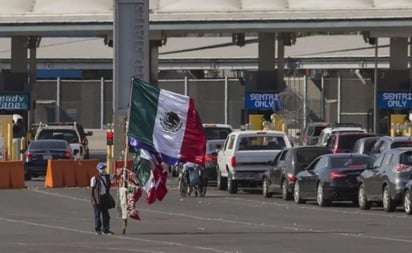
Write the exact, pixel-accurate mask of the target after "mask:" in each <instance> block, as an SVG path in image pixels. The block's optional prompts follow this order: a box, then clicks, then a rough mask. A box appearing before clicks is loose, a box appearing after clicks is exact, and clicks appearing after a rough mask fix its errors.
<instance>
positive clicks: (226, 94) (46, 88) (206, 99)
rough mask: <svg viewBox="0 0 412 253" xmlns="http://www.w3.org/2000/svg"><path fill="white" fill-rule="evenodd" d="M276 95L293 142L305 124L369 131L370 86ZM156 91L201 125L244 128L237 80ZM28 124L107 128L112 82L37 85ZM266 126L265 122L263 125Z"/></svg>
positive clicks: (297, 86) (302, 88) (309, 84)
mask: <svg viewBox="0 0 412 253" xmlns="http://www.w3.org/2000/svg"><path fill="white" fill-rule="evenodd" d="M285 81H286V84H287V88H286V89H285V90H284V91H282V92H281V95H282V97H283V103H284V108H283V110H281V111H278V112H276V113H278V114H280V115H282V116H283V117H284V118H285V119H286V121H287V128H288V129H289V134H290V135H291V136H295V135H296V133H297V132H299V131H301V129H303V128H304V127H305V126H306V124H307V123H308V122H311V121H328V122H355V123H360V124H362V125H363V126H365V127H367V128H368V129H371V127H372V126H371V122H372V121H371V118H372V114H371V111H372V110H373V94H371V92H370V91H371V90H373V84H372V82H371V80H366V81H365V80H363V81H362V82H361V81H360V80H358V79H353V78H352V79H351V78H323V77H322V78H320V79H313V78H308V77H290V78H286V79H285ZM158 85H159V88H163V89H167V90H171V91H174V92H177V93H180V94H185V95H188V96H191V97H192V98H193V99H194V100H195V102H196V107H197V109H198V111H199V114H200V117H201V119H202V121H203V122H214V123H227V124H231V125H232V126H233V127H234V128H240V127H241V125H242V124H245V123H247V122H246V121H247V112H246V111H245V102H244V96H245V86H244V84H243V83H242V82H240V81H239V80H238V79H231V78H223V79H176V80H159V82H158ZM31 94H32V95H31V100H32V103H33V107H32V108H33V110H32V112H31V115H32V119H33V123H34V122H36V123H38V122H60V121H77V122H81V123H82V124H83V126H84V127H86V128H97V129H98V128H104V127H105V126H106V125H107V123H110V122H112V119H113V115H112V111H113V87H112V81H111V80H104V79H101V80H61V79H57V80H50V81H38V82H37V83H36V84H34V85H33V87H32V93H31ZM267 120H269V119H267Z"/></svg>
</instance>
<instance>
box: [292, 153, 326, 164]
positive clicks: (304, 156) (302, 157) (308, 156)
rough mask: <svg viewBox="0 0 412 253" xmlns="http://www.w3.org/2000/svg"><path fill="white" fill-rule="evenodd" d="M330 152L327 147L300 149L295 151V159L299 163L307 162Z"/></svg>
mask: <svg viewBox="0 0 412 253" xmlns="http://www.w3.org/2000/svg"><path fill="white" fill-rule="evenodd" d="M327 153H330V151H329V150H328V149H302V150H299V151H297V152H296V159H297V162H299V163H306V164H309V163H310V162H311V161H313V159H315V158H316V157H318V156H320V155H323V154H327Z"/></svg>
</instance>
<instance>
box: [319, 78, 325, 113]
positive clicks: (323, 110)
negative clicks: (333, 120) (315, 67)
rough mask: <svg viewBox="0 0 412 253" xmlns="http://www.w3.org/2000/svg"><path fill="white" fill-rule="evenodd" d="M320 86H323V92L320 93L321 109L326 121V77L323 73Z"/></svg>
mask: <svg viewBox="0 0 412 253" xmlns="http://www.w3.org/2000/svg"><path fill="white" fill-rule="evenodd" d="M320 88H321V91H320V92H321V93H320V111H321V114H320V115H322V120H323V121H325V117H326V115H325V77H324V76H323V75H322V77H321V79H320Z"/></svg>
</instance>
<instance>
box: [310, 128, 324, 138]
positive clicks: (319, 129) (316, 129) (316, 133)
mask: <svg viewBox="0 0 412 253" xmlns="http://www.w3.org/2000/svg"><path fill="white" fill-rule="evenodd" d="M314 128H315V129H314V130H315V133H314V134H312V135H313V136H319V135H320V133H321V132H322V130H323V129H324V128H325V126H316V127H314Z"/></svg>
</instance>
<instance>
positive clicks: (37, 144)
mask: <svg viewBox="0 0 412 253" xmlns="http://www.w3.org/2000/svg"><path fill="white" fill-rule="evenodd" d="M46 148H47V149H66V143H64V142H62V141H32V142H31V143H30V147H29V149H46Z"/></svg>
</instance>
